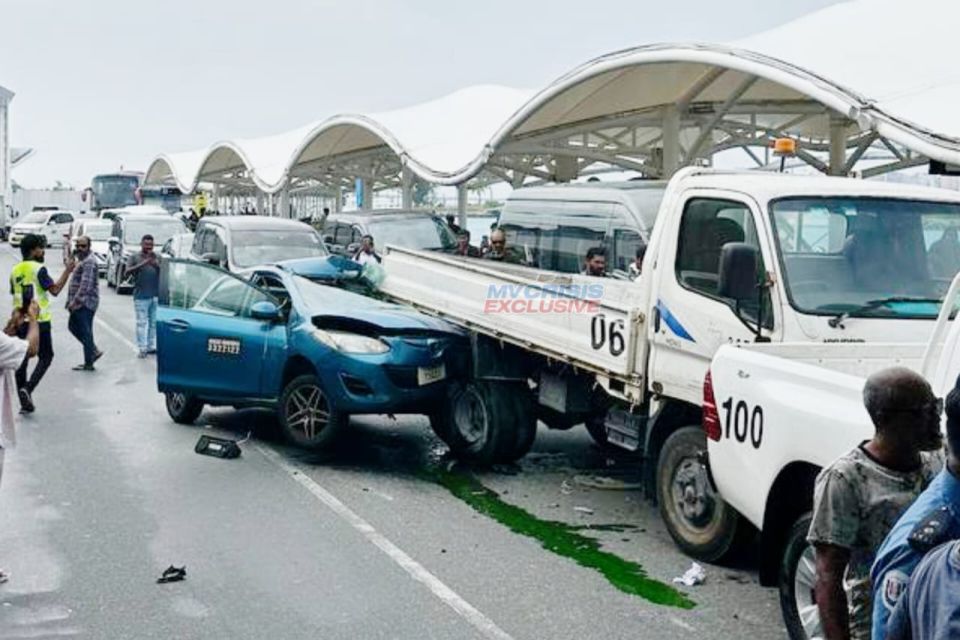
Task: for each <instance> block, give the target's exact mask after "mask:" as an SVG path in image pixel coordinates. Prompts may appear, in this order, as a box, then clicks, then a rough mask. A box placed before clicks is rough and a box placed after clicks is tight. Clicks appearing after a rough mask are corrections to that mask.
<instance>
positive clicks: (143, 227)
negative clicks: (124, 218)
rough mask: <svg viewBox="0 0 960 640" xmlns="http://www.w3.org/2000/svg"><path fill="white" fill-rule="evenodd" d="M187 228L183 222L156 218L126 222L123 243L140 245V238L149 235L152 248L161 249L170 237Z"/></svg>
mask: <svg viewBox="0 0 960 640" xmlns="http://www.w3.org/2000/svg"><path fill="white" fill-rule="evenodd" d="M186 230H187V228H186V227H185V226H184V224H183V222H181V221H180V220H177V219H174V218H166V219H165V218H161V217H159V216H158V217H157V219H156V220H135V221H129V222H127V225H126V229H125V230H124V234H123V235H124V242H126V243H127V244H140V238H142V237H143V236H145V235H147V234H150V235H151V236H153V244H154V246H157V247H161V246H163V244H164V243H165V242H166V241H167V240H169V239H170V238H171V237H173V236H175V235H177V234H178V233H183V232H184V231H186Z"/></svg>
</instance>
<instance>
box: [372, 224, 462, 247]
mask: <svg viewBox="0 0 960 640" xmlns="http://www.w3.org/2000/svg"><path fill="white" fill-rule="evenodd" d="M367 228H368V231H367V232H368V233H369V234H370V235H372V236H373V241H374V242H375V243H376V245H377V246H378V247H382V246H384V245H387V244H392V245H396V246H398V247H405V248H407V249H452V248H453V247H454V246H456V244H457V241H456V238H454V237H453V233H451V231H450V229H449V228H448V227H447V225H446V224H444V223H443V221H441V220H440V219H439V218H434V217H427V216H422V217H409V218H392V219H387V220H377V219H373V220H371V221H370V223H369V224H368V225H367Z"/></svg>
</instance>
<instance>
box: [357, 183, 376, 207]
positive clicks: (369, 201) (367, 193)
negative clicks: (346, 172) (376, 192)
mask: <svg viewBox="0 0 960 640" xmlns="http://www.w3.org/2000/svg"><path fill="white" fill-rule="evenodd" d="M372 186H373V180H370V179H368V178H360V188H361V189H362V190H363V202H358V203H357V208H359V209H363V210H365V211H367V210H369V209H372V208H373V191H371V190H370V187H372Z"/></svg>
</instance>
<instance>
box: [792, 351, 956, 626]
mask: <svg viewBox="0 0 960 640" xmlns="http://www.w3.org/2000/svg"><path fill="white" fill-rule="evenodd" d="M863 403H864V406H865V407H866V409H867V413H869V414H870V419H871V420H872V421H873V424H874V427H875V428H876V433H875V435H874V436H873V439H871V440H868V441H866V442H863V443H861V444H860V445H859V446H858V447H856V448H855V449H853V450H852V451H850V452H849V453H847V454H846V455H844V456H841V457H840V458H838V459H837V460H836V461H834V462H833V463H832V464H831V465H830V466H828V467H827V468H826V469H824V470H823V471H822V472H820V475H819V476H817V483H816V489H815V492H814V504H813V522H812V523H811V525H810V532H809V533H808V535H807V540H809V541H810V543H811V544H813V545H814V547H815V549H816V557H817V585H816V598H817V606H818V608H819V610H820V617H821V621H822V624H823V633H824V637H825V638H827V640H847V639H848V638H852V639H855V640H859V639H861V638H865V639H869V638H870V627H871V616H872V607H871V603H870V593H871V589H870V567H871V565H872V564H873V559H874V554H875V553H876V552H877V549H878V548H879V547H880V544H881V543H882V542H883V540H884V538H885V537H886V535H887V533H888V532H889V531H890V529H891V528H892V527H893V525H894V524H895V523H896V521H897V519H898V518H899V517H900V515H901V514H902V513H903V512H904V511H905V510H906V509H907V507H909V506H910V503H912V502H913V500H914V499H915V498H916V497H917V495H919V494H920V492H921V491H923V489H924V488H925V487H926V486H927V484H929V482H930V481H931V480H932V478H933V476H934V475H936V473H937V472H938V471H939V470H940V467H941V466H942V465H943V458H942V454H941V453H940V452H939V449H940V447H941V446H942V438H941V435H940V413H941V410H942V407H943V401H942V400H939V399H937V398H936V397H934V395H933V391H932V390H931V388H930V385H929V384H927V381H926V380H924V379H923V377H921V376H920V375H918V374H916V373H914V372H913V371H910V370H909V369H904V368H901V367H894V368H891V369H885V370H884V371H880V372H878V373H875V374H874V375H872V376H870V377H869V378H868V379H867V382H866V384H865V385H864V388H863Z"/></svg>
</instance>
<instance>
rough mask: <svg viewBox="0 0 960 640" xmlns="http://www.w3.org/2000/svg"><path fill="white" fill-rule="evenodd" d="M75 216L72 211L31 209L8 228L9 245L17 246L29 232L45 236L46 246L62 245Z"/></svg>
mask: <svg viewBox="0 0 960 640" xmlns="http://www.w3.org/2000/svg"><path fill="white" fill-rule="evenodd" d="M76 216H77V214H76V213H75V212H73V211H31V212H30V213H28V214H27V215H25V216H23V217H22V218H20V219H19V220H17V221H16V222H15V223H14V224H13V226H12V227H11V228H10V246H12V247H19V246H20V242H21V241H22V240H23V237H24V236H26V235H28V234H31V233H33V234H36V235H40V236H43V237H44V238H46V241H47V246H48V247H59V246H63V242H64V237H65V236H66V235H67V234H68V233H69V232H70V225H72V224H73V221H74V219H75V218H76Z"/></svg>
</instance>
